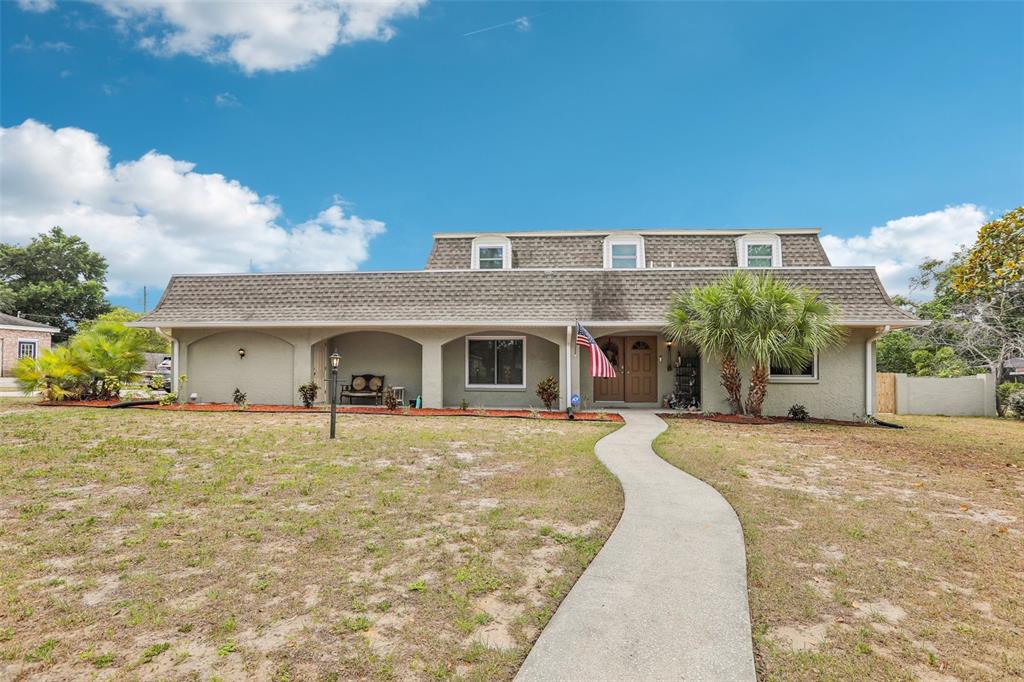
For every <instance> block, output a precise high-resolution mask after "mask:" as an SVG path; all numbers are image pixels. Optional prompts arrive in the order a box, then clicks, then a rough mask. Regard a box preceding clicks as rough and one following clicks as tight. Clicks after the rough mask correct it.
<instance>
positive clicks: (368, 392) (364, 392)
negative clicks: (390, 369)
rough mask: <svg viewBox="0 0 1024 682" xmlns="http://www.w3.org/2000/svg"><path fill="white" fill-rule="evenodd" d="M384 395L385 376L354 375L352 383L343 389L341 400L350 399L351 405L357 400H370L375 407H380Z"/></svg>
mask: <svg viewBox="0 0 1024 682" xmlns="http://www.w3.org/2000/svg"><path fill="white" fill-rule="evenodd" d="M383 394H384V375H383V374H353V375H352V381H351V383H348V384H345V385H343V386H342V387H341V400H342V401H344V399H345V398H348V402H349V404H350V405H351V404H353V402H352V401H353V400H354V399H356V398H361V399H370V400H372V401H373V404H374V405H380V404H381V397H382V396H383Z"/></svg>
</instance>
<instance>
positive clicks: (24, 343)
mask: <svg viewBox="0 0 1024 682" xmlns="http://www.w3.org/2000/svg"><path fill="white" fill-rule="evenodd" d="M37 344H38V342H37V341H35V340H29V339H18V359H21V358H35V357H36V348H37Z"/></svg>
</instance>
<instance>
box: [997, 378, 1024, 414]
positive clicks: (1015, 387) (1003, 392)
mask: <svg viewBox="0 0 1024 682" xmlns="http://www.w3.org/2000/svg"><path fill="white" fill-rule="evenodd" d="M1022 391H1024V384H1021V383H1017V382H1014V381H1004V382H1003V383H1001V384H999V386H997V387H996V398H998V399H999V409H1000V410H1001V412H1002V413H1005V412H1006V407H1007V405H1008V404H1009V402H1010V396H1012V395H1013V394H1014V393H1020V392H1022ZM1004 416H1005V415H1004Z"/></svg>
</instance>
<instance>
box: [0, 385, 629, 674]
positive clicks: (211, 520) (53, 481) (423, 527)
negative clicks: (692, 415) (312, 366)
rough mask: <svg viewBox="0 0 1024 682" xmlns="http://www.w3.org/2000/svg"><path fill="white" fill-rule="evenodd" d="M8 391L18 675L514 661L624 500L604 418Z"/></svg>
mask: <svg viewBox="0 0 1024 682" xmlns="http://www.w3.org/2000/svg"><path fill="white" fill-rule="evenodd" d="M0 408H2V409H0V600H2V601H0V678H4V679H8V678H14V679H21V678H25V679H27V678H29V677H31V678H32V679H44V680H45V679H68V678H71V677H77V678H82V677H92V676H95V677H97V678H101V679H105V678H108V677H111V678H118V679H122V678H146V679H154V678H160V679H203V680H206V679H211V678H214V677H220V678H223V679H242V678H246V679H251V678H256V679H278V680H286V679H327V680H329V679H399V680H402V679H454V678H464V679H508V678H510V677H511V676H512V675H513V674H514V673H515V671H516V669H517V668H518V666H519V664H520V663H521V662H522V660H523V658H524V657H525V655H526V653H527V651H528V650H529V647H530V645H531V644H532V642H533V641H534V640H535V639H536V637H537V635H538V634H539V631H540V628H542V627H543V625H544V624H545V623H546V622H547V620H548V619H549V618H550V616H551V614H552V613H553V611H554V609H555V607H556V606H557V604H558V603H559V601H560V600H561V599H562V598H563V597H564V596H565V594H566V593H567V592H568V590H569V588H570V587H571V586H572V584H573V583H574V582H575V580H576V578H577V577H578V576H579V574H580V573H581V572H582V570H583V568H584V567H585V566H586V565H587V563H589V561H590V560H591V558H592V557H593V556H594V554H595V553H596V552H597V550H598V548H600V546H601V544H602V543H603V542H604V540H605V539H606V538H607V536H608V535H609V534H610V532H611V530H612V528H613V527H614V524H615V522H616V521H617V519H618V516H619V514H620V512H621V509H622V495H621V491H620V489H619V486H618V484H617V482H616V481H615V480H614V478H613V477H612V476H611V475H610V474H609V473H608V472H607V471H606V470H605V469H604V468H603V467H602V466H601V465H600V464H599V463H598V461H597V460H596V458H595V457H594V455H593V444H594V442H595V441H596V440H597V439H598V438H600V437H601V436H603V435H605V434H607V433H609V432H610V431H611V430H613V427H612V426H609V425H604V424H580V423H559V422H548V421H545V422H540V421H536V422H534V421H529V420H514V421H513V420H497V419H495V420H481V419H469V418H467V419H462V418H446V419H429V418H427V419H424V418H414V417H410V418H408V419H389V418H387V417H371V416H341V417H339V439H338V440H337V441H335V442H330V441H328V440H327V439H326V430H327V420H326V417H324V416H315V415H259V416H254V415H246V414H183V413H174V412H172V413H168V412H147V411H110V410H89V409H61V410H53V409H43V408H34V407H31V406H28V405H25V404H23V403H3V404H0Z"/></svg>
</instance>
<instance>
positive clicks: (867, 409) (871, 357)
mask: <svg viewBox="0 0 1024 682" xmlns="http://www.w3.org/2000/svg"><path fill="white" fill-rule="evenodd" d="M891 331H892V325H888V324H887V325H885V326H884V327H882V331H880V332H878V333H876V334H875V335H874V336H872V337H871V338H869V339H868V340H867V342H866V343H865V344H864V379H865V381H864V387H865V389H864V414H865V416H867V417H871V416H873V415H874V413H875V341H878V339H880V338H882V337H883V336H885V335H886V334H888V333H889V332H891Z"/></svg>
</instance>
